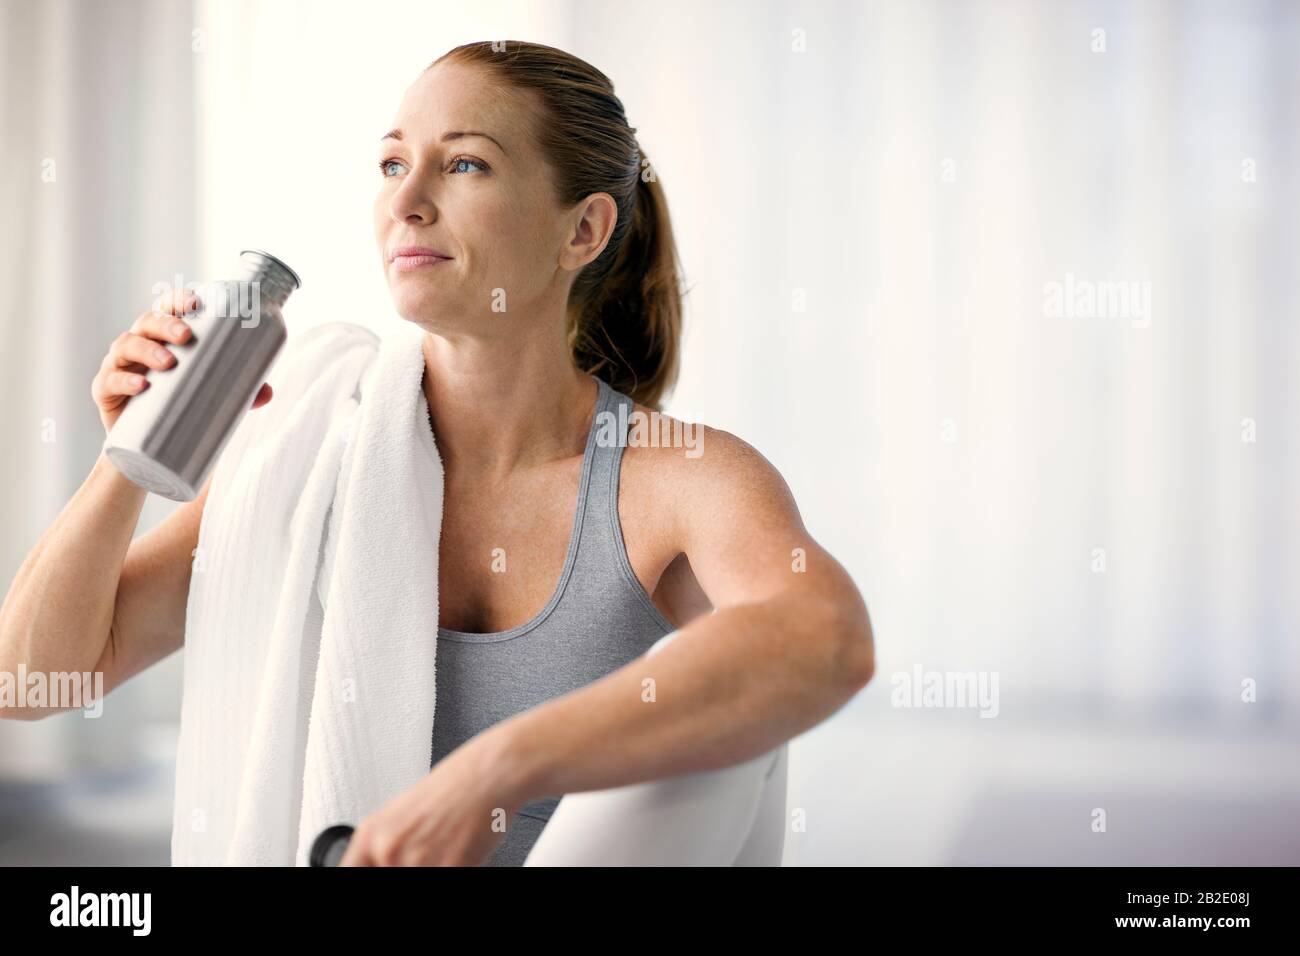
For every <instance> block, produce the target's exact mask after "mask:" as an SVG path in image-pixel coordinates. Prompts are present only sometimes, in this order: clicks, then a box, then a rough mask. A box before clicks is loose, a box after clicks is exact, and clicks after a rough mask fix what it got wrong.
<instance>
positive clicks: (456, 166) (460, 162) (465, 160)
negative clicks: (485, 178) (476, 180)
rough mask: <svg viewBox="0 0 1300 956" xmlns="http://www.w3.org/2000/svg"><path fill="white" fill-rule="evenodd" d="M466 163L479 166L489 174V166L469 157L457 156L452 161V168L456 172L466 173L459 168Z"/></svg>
mask: <svg viewBox="0 0 1300 956" xmlns="http://www.w3.org/2000/svg"><path fill="white" fill-rule="evenodd" d="M465 163H468V164H469V165H471V166H477V167H478V168H479V169H480V170H481V171H482V172H487V164H485V163H480V162H479V161H478V160H477V159H470V158H469V157H468V156H457V157H456V158H455V159H453V160H452V161H451V168H452V169H453V170H454V171H456V172H466V170H463V169H460V168H459V167H460V166H461V165H463V164H465Z"/></svg>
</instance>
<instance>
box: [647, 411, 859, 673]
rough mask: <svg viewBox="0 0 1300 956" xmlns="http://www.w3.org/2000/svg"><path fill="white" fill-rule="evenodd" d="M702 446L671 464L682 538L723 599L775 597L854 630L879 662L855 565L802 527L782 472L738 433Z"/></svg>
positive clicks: (718, 602)
mask: <svg viewBox="0 0 1300 956" xmlns="http://www.w3.org/2000/svg"><path fill="white" fill-rule="evenodd" d="M702 448H703V453H702V454H701V455H700V456H699V458H697V459H695V460H693V461H692V460H679V461H677V462H676V463H675V464H674V465H673V466H672V471H673V472H675V473H676V475H678V476H683V477H681V478H680V483H679V484H678V487H677V488H676V489H675V491H676V497H677V499H678V501H680V502H681V503H682V507H680V508H679V509H677V511H676V513H677V514H678V515H680V516H681V518H682V519H684V520H681V521H679V522H678V528H677V538H678V541H679V542H680V544H681V548H682V550H683V551H684V552H685V554H686V555H687V558H688V559H689V561H690V565H691V569H692V571H693V572H694V574H695V577H696V580H698V581H699V583H700V587H702V588H703V589H704V591H705V593H706V594H707V595H708V597H709V600H710V601H711V602H712V603H713V605H714V606H715V607H719V608H722V607H725V606H727V605H735V604H748V603H753V602H766V601H772V602H776V603H775V604H773V605H772V606H773V608H774V609H775V608H776V607H777V606H781V607H788V608H793V609H797V611H798V614H799V615H800V616H805V615H806V616H807V617H809V618H811V619H816V620H819V621H822V622H824V626H825V629H827V630H831V631H834V632H837V633H841V634H843V635H845V636H846V637H848V638H850V640H849V641H848V646H849V647H850V648H852V649H853V655H854V656H855V657H860V658H862V660H863V669H864V670H868V671H869V670H870V668H871V667H872V666H874V665H873V663H872V662H873V661H874V651H873V647H872V643H873V641H872V635H871V623H870V617H869V616H868V614H867V609H866V603H865V602H864V601H863V599H862V595H861V593H860V592H859V591H858V588H857V585H856V584H855V583H854V582H853V579H852V577H851V576H850V575H849V573H848V571H847V570H845V568H844V567H843V566H842V565H841V564H840V563H839V562H838V561H836V560H835V558H834V557H833V556H832V555H831V554H830V553H829V552H827V551H826V550H825V549H824V548H823V547H822V546H821V545H820V544H818V543H817V541H816V540H814V539H813V537H812V535H810V534H809V533H808V530H807V528H806V527H805V526H804V523H803V518H802V517H801V516H800V514H799V508H798V505H797V504H796V503H795V500H794V495H793V494H791V492H790V488H789V486H788V485H787V484H786V482H785V479H784V478H783V477H782V476H781V473H780V472H779V471H778V470H777V469H776V467H775V466H773V465H772V463H771V462H769V461H768V460H767V459H766V458H764V457H763V456H762V455H761V454H760V453H759V452H758V451H757V450H756V449H755V448H753V447H752V446H751V445H749V444H747V443H746V442H744V441H743V440H741V439H740V438H737V437H736V436H735V435H732V434H729V433H728V432H724V431H719V430H717V429H711V428H709V429H705V435H704V441H703V445H702Z"/></svg>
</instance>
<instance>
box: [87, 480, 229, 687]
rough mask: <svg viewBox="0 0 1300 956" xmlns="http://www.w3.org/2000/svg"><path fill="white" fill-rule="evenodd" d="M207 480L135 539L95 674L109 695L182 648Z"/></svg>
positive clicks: (205, 498) (119, 585) (206, 495)
mask: <svg viewBox="0 0 1300 956" xmlns="http://www.w3.org/2000/svg"><path fill="white" fill-rule="evenodd" d="M211 485H212V479H211V477H209V478H208V480H207V481H206V482H205V483H204V485H203V488H202V490H201V491H200V492H199V495H198V497H196V498H195V499H194V500H193V501H187V502H185V503H184V504H181V505H180V506H179V507H177V508H176V509H175V510H174V511H172V513H171V514H169V515H168V516H167V517H166V518H164V519H163V520H162V521H161V522H159V523H158V525H157V526H156V527H154V528H152V529H151V530H150V531H148V532H147V533H145V534H143V535H140V536H139V537H137V538H135V539H134V540H133V541H132V542H131V545H130V547H129V548H128V549H127V553H126V559H125V560H124V561H123V564H122V574H121V576H120V578H119V579H118V585H117V599H116V602H115V604H114V607H113V625H112V628H111V630H110V632H109V639H108V643H107V644H106V645H105V646H104V652H103V654H102V655H101V656H100V659H99V663H98V664H96V666H95V670H96V671H102V672H103V675H104V691H103V693H105V694H107V693H108V692H109V691H110V690H112V689H113V688H114V687H117V686H118V685H120V684H122V683H123V682H124V681H126V680H127V679H129V678H130V677H132V676H134V675H135V674H138V673H139V672H140V671H142V670H144V669H145V668H146V667H148V666H149V665H151V664H153V663H156V662H157V661H160V660H162V659H163V658H164V657H166V656H167V655H169V654H171V653H172V652H173V651H176V650H179V649H180V648H181V647H182V646H183V645H184V643H185V609H186V606H187V604H188V603H189V593H190V570H191V568H192V567H193V557H194V550H195V548H197V547H198V544H199V526H200V523H201V522H202V520H203V507H204V505H205V503H206V502H207V498H208V489H209V488H210V487H211Z"/></svg>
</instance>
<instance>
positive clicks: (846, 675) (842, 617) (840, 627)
mask: <svg viewBox="0 0 1300 956" xmlns="http://www.w3.org/2000/svg"><path fill="white" fill-rule="evenodd" d="M830 603H831V614H832V617H833V623H832V626H831V630H830V632H831V633H833V634H836V635H838V637H837V641H838V649H839V660H838V664H837V667H836V671H837V674H838V676H840V677H842V678H843V679H845V680H847V681H848V682H849V685H850V689H851V690H852V692H854V693H856V692H857V691H859V690H861V689H862V688H863V687H865V686H866V685H867V684H868V682H870V680H871V678H872V677H873V676H875V673H876V648H875V637H874V635H873V634H872V630H871V616H870V615H869V614H868V613H867V606H866V603H865V602H864V601H863V600H862V595H861V594H859V593H858V590H857V588H856V587H852V586H850V587H849V588H847V589H846V590H845V591H843V592H841V593H840V594H838V595H837V596H836V597H835V598H834V599H833V600H832V601H831V602H830Z"/></svg>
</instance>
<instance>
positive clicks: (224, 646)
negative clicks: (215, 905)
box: [172, 317, 443, 866]
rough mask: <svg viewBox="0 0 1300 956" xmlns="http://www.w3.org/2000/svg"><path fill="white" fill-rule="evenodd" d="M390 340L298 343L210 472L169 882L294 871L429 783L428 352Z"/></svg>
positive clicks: (433, 483) (193, 593) (431, 460)
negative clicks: (327, 839) (182, 875)
mask: <svg viewBox="0 0 1300 956" xmlns="http://www.w3.org/2000/svg"><path fill="white" fill-rule="evenodd" d="M393 322H394V325H393V329H392V331H391V332H386V333H385V335H384V336H383V337H382V338H381V337H379V336H376V335H375V334H374V333H372V332H370V331H369V330H367V329H365V328H364V327H362V326H359V325H356V324H353V323H349V322H332V323H328V324H325V325H321V326H316V327H314V328H312V329H310V330H308V331H306V332H303V333H301V334H298V335H296V336H293V337H291V339H290V341H289V342H288V343H287V344H286V346H285V348H284V350H283V351H282V352H281V354H280V355H279V357H278V358H277V359H276V362H275V364H274V365H273V366H272V368H271V372H270V375H269V376H268V381H269V382H270V383H271V386H272V388H273V389H274V396H273V398H272V400H271V402H270V403H269V404H267V405H266V406H264V407H263V408H259V409H257V410H255V411H249V412H248V413H247V414H246V415H245V416H244V418H243V420H242V421H241V422H240V424H239V426H238V427H237V428H236V430H235V433H234V434H233V435H232V436H231V439H230V441H229V443H228V444H227V445H226V447H225V449H223V451H222V454H221V458H220V461H219V462H218V464H217V467H216V469H215V471H214V473H213V479H212V487H211V489H210V491H209V494H208V499H207V503H206V505H205V508H204V515H203V523H202V528H201V530H200V533H199V546H198V550H197V552H196V553H195V556H194V573H193V575H192V577H191V583H190V594H189V604H188V609H187V619H186V631H185V649H184V655H185V660H184V674H185V677H184V690H183V699H182V705H181V726H180V745H179V753H178V758H177V766H176V803H175V811H174V814H175V815H174V819H173V828H172V863H173V865H178V866H185V865H209V866H211V865H250V866H263V865H280V866H293V865H298V866H303V865H306V863H307V854H308V852H309V850H310V847H311V843H312V841H313V840H314V839H315V837H316V834H317V833H319V832H320V831H321V830H322V829H324V828H325V827H326V826H329V825H331V824H336V823H349V824H353V825H356V824H358V823H360V822H361V820H363V819H364V818H365V817H367V816H369V815H370V814H371V813H373V812H374V811H376V810H378V809H379V808H381V807H382V806H383V805H384V804H385V803H387V802H388V801H389V800H391V799H392V798H393V797H395V796H396V795H397V794H399V793H401V792H402V791H403V790H405V789H407V788H408V787H410V786H412V785H413V784H415V783H417V782H418V781H419V780H420V779H421V778H422V777H423V776H424V775H425V774H427V773H428V772H429V769H430V766H429V765H430V761H431V760H432V747H433V742H432V735H433V713H434V689H435V683H434V662H435V652H436V650H437V627H438V538H439V533H440V531H441V528H442V501H443V469H442V461H441V458H440V457H439V455H438V451H437V447H436V445H435V443H434V438H433V433H432V429H431V426H430V420H429V416H428V406H427V404H426V402H425V398H424V392H423V389H422V387H421V384H422V377H423V374H424V355H423V351H422V349H421V343H422V341H423V337H424V333H423V331H422V330H420V329H419V328H418V327H417V326H414V325H412V324H410V323H409V322H407V321H405V320H403V319H401V318H400V317H394V319H393ZM318 573H320V574H324V575H328V577H327V578H324V579H323V580H322V581H321V584H322V585H324V586H323V587H320V588H318V587H317V575H318ZM318 593H323V594H324V595H325V598H324V608H323V610H322V608H321V602H320V600H319V599H318Z"/></svg>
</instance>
